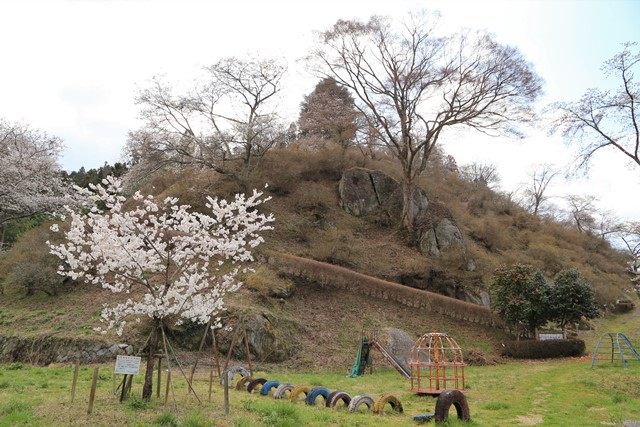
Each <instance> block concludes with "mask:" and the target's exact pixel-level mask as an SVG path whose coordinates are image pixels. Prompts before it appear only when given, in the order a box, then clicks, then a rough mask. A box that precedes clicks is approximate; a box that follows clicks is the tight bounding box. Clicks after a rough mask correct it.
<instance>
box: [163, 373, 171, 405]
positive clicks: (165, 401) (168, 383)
mask: <svg viewBox="0 0 640 427" xmlns="http://www.w3.org/2000/svg"><path fill="white" fill-rule="evenodd" d="M169 387H171V369H169V370H167V385H166V390H165V392H164V404H165V405H166V404H167V402H168V401H169Z"/></svg>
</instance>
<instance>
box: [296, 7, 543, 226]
mask: <svg viewBox="0 0 640 427" xmlns="http://www.w3.org/2000/svg"><path fill="white" fill-rule="evenodd" d="M309 59H310V61H311V63H312V66H313V67H314V69H315V70H316V72H317V73H318V74H320V75H322V76H326V77H332V78H334V79H335V81H336V82H337V83H338V84H340V85H342V86H344V87H346V88H348V89H349V90H350V91H351V93H352V94H353V96H354V97H355V99H356V101H357V102H356V107H357V108H358V110H359V111H360V112H361V113H362V114H363V116H364V118H365V120H366V125H367V127H368V128H369V129H371V130H373V131H375V133H376V137H377V139H378V140H379V141H380V142H381V143H382V144H384V145H385V146H386V148H387V149H388V150H389V152H390V153H392V155H393V156H395V157H396V158H397V159H398V161H399V162H400V165H401V167H402V187H403V201H404V203H403V212H402V222H403V224H404V226H405V227H406V228H408V229H409V230H412V229H413V228H414V225H415V224H414V221H415V216H416V214H417V209H416V208H415V205H416V200H414V193H415V188H416V182H417V179H418V177H419V176H420V174H421V173H422V172H423V171H424V170H425V168H426V166H427V160H428V158H429V156H430V154H431V153H432V151H433V149H434V147H435V146H436V144H437V142H438V140H439V139H440V137H441V136H442V134H443V132H444V131H445V129H447V128H449V127H452V126H456V125H461V126H463V125H464V126H467V127H470V128H472V129H476V130H479V131H481V132H484V133H488V134H498V133H505V132H506V133H510V134H515V135H520V133H519V132H517V130H516V129H515V128H514V127H513V126H512V124H514V123H517V122H528V121H530V120H532V118H533V111H532V104H533V102H534V101H535V100H536V99H537V98H538V96H539V95H540V93H541V79H540V78H539V77H538V75H537V74H536V73H535V71H534V70H533V67H532V66H531V65H530V64H529V63H528V62H527V61H526V60H525V59H524V58H523V56H522V54H521V53H520V51H519V50H518V49H516V48H514V47H511V46H505V45H501V44H499V43H498V42H496V41H495V40H494V39H493V38H492V36H490V35H489V34H484V33H474V34H472V33H464V34H456V35H452V36H450V37H440V36H438V35H436V33H435V31H434V25H433V22H431V21H430V20H428V19H426V18H425V15H420V16H411V17H410V19H409V20H407V21H405V22H403V23H401V25H397V26H395V25H394V24H393V23H392V22H390V21H389V20H387V19H385V18H381V17H372V18H371V19H370V20H369V21H368V22H366V23H365V22H360V21H357V20H351V21H344V20H339V21H337V22H336V23H335V24H334V26H333V27H332V28H330V29H329V30H327V31H325V32H323V33H321V35H320V40H319V44H318V46H317V48H316V49H315V50H314V51H313V53H312V55H311V56H310V57H309Z"/></svg>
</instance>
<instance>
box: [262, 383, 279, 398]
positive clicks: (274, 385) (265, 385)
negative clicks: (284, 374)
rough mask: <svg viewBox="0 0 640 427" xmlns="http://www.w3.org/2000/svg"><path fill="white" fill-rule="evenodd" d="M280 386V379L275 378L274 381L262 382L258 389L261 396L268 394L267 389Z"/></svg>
mask: <svg viewBox="0 0 640 427" xmlns="http://www.w3.org/2000/svg"><path fill="white" fill-rule="evenodd" d="M279 386H280V381H278V380H275V381H267V382H266V383H264V384H262V388H261V389H260V394H261V395H263V396H268V395H269V391H270V390H271V389H272V388H278V387H279Z"/></svg>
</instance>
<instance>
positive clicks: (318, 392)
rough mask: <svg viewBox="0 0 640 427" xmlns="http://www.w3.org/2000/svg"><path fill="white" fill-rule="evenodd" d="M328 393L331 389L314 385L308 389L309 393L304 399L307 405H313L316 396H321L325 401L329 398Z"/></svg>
mask: <svg viewBox="0 0 640 427" xmlns="http://www.w3.org/2000/svg"><path fill="white" fill-rule="evenodd" d="M329 394H331V391H329V389H328V388H326V387H314V388H312V389H311V390H309V394H307V398H306V399H305V401H306V402H307V405H311V406H313V405H315V404H316V399H317V398H318V396H322V397H323V398H324V400H325V402H326V401H327V399H328V398H329Z"/></svg>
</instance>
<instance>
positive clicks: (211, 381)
mask: <svg viewBox="0 0 640 427" xmlns="http://www.w3.org/2000/svg"><path fill="white" fill-rule="evenodd" d="M212 392H213V366H212V367H211V370H210V371H209V402H211V393H212Z"/></svg>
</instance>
